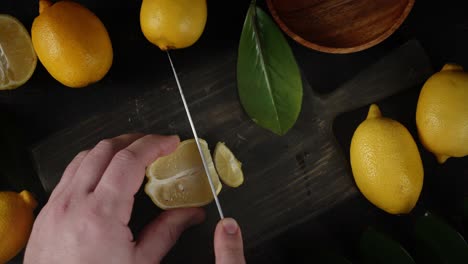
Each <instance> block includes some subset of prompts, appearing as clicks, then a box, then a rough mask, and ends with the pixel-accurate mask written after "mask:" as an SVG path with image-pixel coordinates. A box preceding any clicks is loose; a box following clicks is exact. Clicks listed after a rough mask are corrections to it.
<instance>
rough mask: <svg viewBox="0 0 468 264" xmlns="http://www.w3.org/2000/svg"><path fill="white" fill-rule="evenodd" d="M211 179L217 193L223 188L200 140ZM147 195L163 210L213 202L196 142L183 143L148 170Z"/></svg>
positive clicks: (208, 151)
mask: <svg viewBox="0 0 468 264" xmlns="http://www.w3.org/2000/svg"><path fill="white" fill-rule="evenodd" d="M200 145H201V147H202V150H203V153H204V155H205V159H206V161H207V163H208V168H209V171H210V175H211V179H212V181H213V184H214V186H215V189H216V193H217V194H218V193H219V192H220V191H221V188H222V185H221V182H220V181H219V176H218V174H217V173H216V170H215V167H214V164H213V160H212V158H211V154H210V150H209V149H208V144H207V143H206V141H205V140H203V139H200ZM146 177H147V178H148V183H147V184H146V186H145V192H146V194H147V195H148V196H149V197H150V198H151V200H153V202H154V203H155V204H156V205H157V206H158V207H160V208H161V209H171V208H180V207H198V206H203V205H206V204H208V203H210V202H211V201H212V200H213V194H212V193H211V188H210V185H209V182H208V178H207V176H206V173H205V169H204V167H203V162H202V159H201V157H200V154H199V152H198V148H197V145H196V142H195V140H194V139H189V140H185V141H183V142H181V143H180V144H179V146H178V147H177V149H176V150H175V151H174V152H173V153H172V154H170V155H168V156H165V157H162V158H159V159H157V160H156V161H154V162H153V163H152V164H151V165H150V166H148V168H147V170H146Z"/></svg>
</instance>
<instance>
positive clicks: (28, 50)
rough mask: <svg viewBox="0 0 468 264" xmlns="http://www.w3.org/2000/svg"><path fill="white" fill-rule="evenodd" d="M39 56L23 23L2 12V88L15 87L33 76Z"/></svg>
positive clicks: (0, 62)
mask: <svg viewBox="0 0 468 264" xmlns="http://www.w3.org/2000/svg"><path fill="white" fill-rule="evenodd" d="M36 64H37V57H36V53H35V52H34V49H33V46H32V42H31V37H30V36H29V33H28V31H27V30H26V29H25V28H24V26H23V24H21V22H19V21H18V20H17V19H16V18H14V17H12V16H10V15H3V14H0V90H10V89H15V88H17V87H18V86H21V85H23V84H24V83H25V82H27V81H28V80H29V78H31V76H32V74H33V73H34V70H35V69H36Z"/></svg>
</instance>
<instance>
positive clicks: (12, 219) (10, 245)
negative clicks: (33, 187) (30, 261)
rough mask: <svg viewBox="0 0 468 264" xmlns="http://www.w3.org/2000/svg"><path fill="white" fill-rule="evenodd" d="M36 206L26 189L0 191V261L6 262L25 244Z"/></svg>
mask: <svg viewBox="0 0 468 264" xmlns="http://www.w3.org/2000/svg"><path fill="white" fill-rule="evenodd" d="M36 206H37V202H36V200H35V199H34V197H33V196H32V195H31V193H29V192H28V191H22V192H21V193H15V192H0V263H6V262H7V261H9V260H10V259H12V258H13V257H14V256H16V255H17V254H18V253H19V252H20V251H21V250H22V249H23V248H24V246H26V243H27V242H28V239H29V235H30V233H31V229H32V226H33V223H34V214H33V211H34V208H36Z"/></svg>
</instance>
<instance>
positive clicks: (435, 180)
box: [0, 0, 468, 263]
mask: <svg viewBox="0 0 468 264" xmlns="http://www.w3.org/2000/svg"><path fill="white" fill-rule="evenodd" d="M77 2H80V3H82V4H84V5H85V6H86V7H88V8H89V9H90V10H92V11H93V12H94V13H95V14H96V15H97V16H98V17H99V18H100V19H101V21H102V22H103V23H104V24H105V25H106V27H107V29H108V31H109V34H110V37H111V40H112V44H113V48H114V64H113V66H112V68H111V70H110V71H109V73H108V74H107V76H106V77H105V78H104V80H103V81H102V82H99V83H97V84H94V85H91V86H90V87H87V88H84V89H69V88H66V87H63V86H61V85H60V84H59V83H57V82H56V81H55V80H54V79H53V78H52V77H51V76H50V75H49V74H48V73H47V72H46V71H45V69H44V68H43V66H42V65H41V64H40V62H38V65H37V69H36V72H35V73H34V75H33V76H32V78H31V79H30V81H29V82H28V83H26V84H25V85H24V86H22V87H20V88H18V89H16V90H14V91H2V92H0V124H1V125H2V129H1V131H0V136H1V137H2V138H1V139H0V143H2V144H1V145H2V150H1V151H2V154H1V155H0V157H2V161H1V163H0V164H1V165H2V168H1V169H0V171H2V172H4V173H2V175H3V174H5V175H7V174H8V175H11V174H12V172H14V173H16V174H17V175H21V177H16V178H11V176H10V177H8V176H7V177H1V178H0V187H1V189H3V190H15V191H19V190H20V189H23V188H27V189H30V190H33V191H34V192H35V193H36V194H37V195H38V197H39V199H40V200H41V201H42V202H44V201H45V195H44V193H42V192H41V188H40V183H39V181H38V180H37V178H36V177H35V176H34V171H33V167H32V163H31V161H30V156H29V155H30V154H29V150H30V149H31V148H33V147H34V146H35V145H37V144H38V143H39V142H40V141H42V140H43V139H45V138H47V137H50V136H51V135H53V134H54V133H57V132H58V131H60V130H61V129H64V128H67V127H70V126H73V125H74V124H76V123H77V122H79V121H83V120H86V119H88V118H90V117H92V116H93V115H95V114H97V113H101V112H104V111H110V110H112V109H113V108H115V107H117V106H119V105H121V104H124V103H126V102H127V101H128V100H129V98H134V97H135V96H138V95H140V94H142V93H145V92H146V91H148V90H149V89H151V88H152V87H148V86H146V87H133V86H131V85H128V86H123V85H115V86H113V85H109V84H112V83H131V80H132V79H135V78H139V79H149V78H158V79H168V78H170V77H171V74H172V73H171V71H170V68H169V65H168V63H167V59H166V57H165V54H164V53H162V52H160V51H159V49H157V48H155V47H154V46H153V45H152V44H150V43H149V42H148V41H147V40H146V39H145V38H144V36H143V34H142V33H141V31H140V30H139V17H138V14H139V7H140V5H141V1H140V0H127V1H124V0H115V1H104V0H101V1H96V0H94V1H93V0H81V1H77ZM249 2H250V1H245V0H243V1H214V0H209V1H208V8H209V11H208V12H209V14H208V17H209V18H208V24H207V27H206V30H205V32H204V34H203V36H202V37H201V39H200V40H199V41H198V42H197V43H196V44H195V45H194V46H193V47H190V48H188V49H184V50H180V51H177V53H175V52H174V53H173V57H174V59H175V60H176V61H177V64H178V70H181V71H183V70H187V69H188V70H189V69H190V67H191V62H193V61H194V60H197V62H200V61H203V54H208V53H216V52H218V51H220V50H224V49H226V48H231V47H235V46H237V44H238V41H239V37H240V33H241V29H242V25H243V20H244V16H245V13H246V11H247V8H248V5H249ZM259 5H261V6H264V4H263V3H262V1H259ZM464 5H465V4H464V1H455V0H452V1H421V0H420V1H416V4H415V6H414V8H413V10H412V12H411V13H410V15H409V17H408V19H407V20H406V21H405V23H404V24H403V25H402V26H401V28H400V29H399V30H397V32H396V33H395V34H393V35H392V36H391V37H390V38H388V39H387V40H385V41H384V42H383V43H381V44H379V45H377V46H375V47H373V48H370V49H368V50H366V51H363V52H359V53H354V54H348V55H333V54H324V53H319V52H316V51H313V50H309V49H307V48H304V47H302V46H300V45H298V44H297V43H295V42H293V41H292V40H290V39H289V38H288V39H289V40H290V45H291V47H292V49H293V51H294V53H295V55H296V58H297V61H298V63H299V65H300V67H301V69H302V72H303V74H304V77H305V78H306V79H307V80H308V82H309V83H310V86H311V87H312V88H313V89H314V90H315V92H317V93H320V94H326V93H329V92H331V91H333V90H334V89H335V88H337V87H338V86H339V85H340V84H342V83H344V82H345V81H346V80H348V79H350V78H351V77H353V76H354V75H355V74H357V73H358V72H359V71H361V70H362V69H363V68H365V67H366V66H368V65H370V64H371V63H372V62H375V61H376V60H378V59H379V58H381V57H382V56H383V55H384V54H387V53H388V52H389V51H390V50H391V49H393V48H395V47H397V46H399V45H400V44H402V43H404V42H406V40H408V39H413V38H414V39H417V40H418V41H419V42H420V43H421V45H422V46H423V47H424V49H425V50H426V52H427V54H428V56H429V58H430V60H431V63H432V66H433V68H434V69H435V70H439V69H440V68H441V67H442V66H443V64H444V63H445V62H456V63H458V64H461V65H462V66H464V67H465V68H468V50H467V47H468V16H467V15H466V8H464V7H463V6H464ZM265 10H266V8H265ZM0 13H6V14H10V15H13V16H15V17H17V18H18V19H19V20H20V21H21V22H22V23H23V24H24V25H25V26H26V28H27V29H30V27H31V24H32V20H33V19H34V17H36V16H37V13H38V1H36V0H15V1H2V3H1V4H0ZM136 29H137V30H136ZM136 43H138V44H136ZM104 84H105V85H104ZM419 89H420V88H419V87H415V88H414V89H411V90H408V91H407V92H404V93H402V94H399V95H396V96H393V97H391V98H387V99H386V100H384V101H383V102H379V105H380V106H381V107H382V109H383V110H384V111H385V112H386V113H388V115H389V116H390V117H392V118H395V119H398V120H399V121H400V122H402V123H403V124H404V125H405V126H407V127H408V128H409V129H410V130H411V131H414V121H413V117H414V111H415V105H416V104H415V103H416V101H417V96H418V92H419ZM304 107H307V106H306V105H304ZM366 110H367V109H365V108H363V109H358V110H356V111H354V112H351V113H346V114H344V115H342V116H340V117H338V118H337V119H336V121H335V124H334V132H335V135H336V137H337V139H338V141H339V142H340V144H341V146H343V150H344V151H345V152H346V153H348V150H347V149H348V147H349V142H350V139H351V136H352V133H353V131H354V129H355V127H356V126H357V124H358V123H359V122H360V120H361V119H362V116H364V115H365V113H366ZM422 156H423V159H426V160H432V161H434V159H433V157H432V156H431V155H430V154H429V153H427V152H423V153H422ZM431 164H434V165H430V166H429V168H430V169H429V170H427V168H426V171H425V182H424V190H423V194H422V197H421V199H420V202H419V203H418V207H417V208H416V210H415V212H414V213H412V214H411V215H409V216H391V215H388V214H386V213H384V212H382V211H380V210H378V209H376V208H375V207H374V206H372V205H371V204H370V203H368V202H367V201H366V200H365V199H364V198H363V197H362V196H358V197H355V198H353V199H350V200H348V201H347V202H345V203H342V204H340V205H338V206H336V207H334V208H329V210H328V211H327V212H325V213H324V214H322V215H320V216H318V217H316V218H315V219H313V220H311V221H309V222H307V223H304V224H301V225H299V226H296V227H294V228H292V229H291V230H290V231H289V232H286V233H285V234H283V235H281V236H279V237H277V238H275V239H273V240H271V241H269V242H266V243H264V244H263V245H261V246H259V247H258V248H256V249H254V250H250V251H249V252H247V257H248V261H250V262H254V263H259V262H261V263H264V262H267V263H285V262H301V260H306V261H304V263H306V262H307V263H310V262H314V260H316V259H317V255H318V254H319V253H320V252H323V250H322V249H323V248H325V249H327V250H331V251H334V252H337V254H339V255H343V256H346V257H348V258H349V259H350V260H353V262H358V261H357V260H358V256H357V254H356V250H355V245H356V241H357V240H358V239H359V235H360V233H361V232H362V230H364V229H365V228H366V227H367V226H369V225H373V226H377V227H378V228H379V229H381V230H384V231H386V232H387V233H389V234H391V235H392V236H393V237H394V238H396V239H397V240H399V241H400V242H401V243H402V244H403V245H405V246H406V247H407V249H409V250H410V251H411V247H412V244H411V239H410V236H409V235H408V233H409V232H410V231H409V229H410V223H412V221H413V219H414V217H415V216H416V215H418V214H419V213H420V212H421V211H423V210H424V209H428V208H429V209H431V210H433V211H436V212H437V213H439V214H440V215H442V216H443V217H444V218H445V219H446V220H447V221H448V222H449V223H450V224H451V225H452V226H454V227H455V228H457V230H459V231H460V232H462V233H464V234H465V235H466V234H467V232H466V230H464V229H463V226H462V225H461V224H460V223H459V221H458V220H457V218H456V217H455V216H456V215H458V213H459V210H460V209H459V208H460V203H461V201H462V197H463V196H467V189H468V179H467V176H468V166H467V158H463V159H449V160H448V161H447V163H446V164H444V165H442V166H438V165H436V164H435V162H432V163H431ZM19 261H20V260H18V263H19Z"/></svg>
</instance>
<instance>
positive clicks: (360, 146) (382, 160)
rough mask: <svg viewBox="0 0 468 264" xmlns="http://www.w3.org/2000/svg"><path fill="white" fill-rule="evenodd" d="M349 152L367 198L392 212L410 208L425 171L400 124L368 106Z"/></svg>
mask: <svg viewBox="0 0 468 264" xmlns="http://www.w3.org/2000/svg"><path fill="white" fill-rule="evenodd" d="M350 155H351V168H352V171H353V176H354V180H355V181H356V184H357V186H358V188H359V190H360V191H361V193H362V194H363V195H364V196H365V197H366V198H367V200H369V201H370V202H371V203H373V204H374V205H375V206H377V207H379V208H380V209H382V210H384V211H386V212H388V213H391V214H403V213H409V212H410V211H411V210H412V209H413V207H414V206H415V205H416V202H417V201H418V198H419V195H420V193H421V189H422V185H423V177H424V171H423V165H422V161H421V157H420V156H419V151H418V147H417V146H416V143H415V142H414V140H413V137H412V136H411V134H410V133H409V132H408V130H407V129H406V128H405V127H404V126H403V125H402V124H400V123H399V122H397V121H395V120H392V119H389V118H385V117H382V115H381V113H380V110H379V108H378V106H377V105H371V107H370V109H369V113H368V115H367V119H366V120H364V121H363V122H362V123H361V124H360V125H359V126H358V128H357V129H356V131H355V132H354V135H353V138H352V140H351V149H350Z"/></svg>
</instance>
